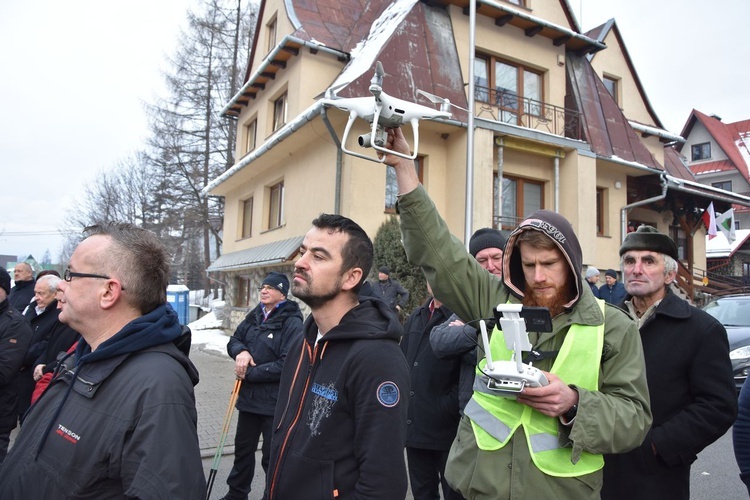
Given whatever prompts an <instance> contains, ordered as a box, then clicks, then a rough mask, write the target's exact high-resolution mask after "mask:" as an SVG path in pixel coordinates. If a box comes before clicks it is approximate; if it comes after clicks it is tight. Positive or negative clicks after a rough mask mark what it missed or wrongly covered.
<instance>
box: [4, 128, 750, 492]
mask: <svg viewBox="0 0 750 500" xmlns="http://www.w3.org/2000/svg"><path fill="white" fill-rule="evenodd" d="M386 148H387V149H388V150H390V151H398V152H403V153H408V145H407V144H406V141H405V140H404V138H403V135H402V133H401V131H400V130H399V129H393V130H389V131H388V135H387V144H386ZM407 157H408V155H407V154H404V155H403V156H398V155H394V154H388V155H386V157H385V162H386V163H387V164H388V165H391V166H392V167H393V168H394V169H395V172H396V179H397V183H398V189H399V201H398V206H397V208H398V212H399V214H400V218H401V231H402V241H403V244H404V249H405V251H406V255H407V258H408V260H409V262H410V263H411V264H413V265H414V266H418V267H419V268H421V270H422V272H423V273H424V276H425V278H426V282H427V289H426V291H427V298H426V300H425V301H424V302H423V303H422V304H421V305H420V306H418V307H417V308H416V309H415V310H414V311H411V312H410V313H409V312H408V311H405V310H404V308H405V307H406V304H407V301H408V298H409V291H407V290H406V289H405V288H404V287H403V286H401V284H400V283H398V281H397V280H395V279H394V278H393V277H391V272H390V269H389V268H388V264H389V263H379V265H378V268H377V269H378V276H377V278H378V279H377V280H373V281H372V282H371V281H369V280H368V279H367V278H368V276H369V275H370V272H371V269H372V268H373V259H374V257H373V244H372V241H371V240H370V238H369V237H368V235H367V234H366V232H365V231H364V230H363V229H362V228H361V227H360V226H359V225H358V224H357V223H356V222H354V221H352V220H351V219H348V218H346V217H343V216H341V215H330V214H321V215H320V216H318V217H317V218H316V219H314V220H313V221H312V227H311V228H310V229H309V231H308V232H307V233H306V235H305V237H304V239H303V242H302V245H301V248H300V253H299V258H298V259H297V260H296V262H295V263H294V272H293V274H292V275H291V276H288V275H287V274H284V273H281V272H277V271H271V272H269V273H268V274H267V275H266V276H265V278H264V279H263V280H262V283H261V284H260V286H259V288H258V292H259V303H258V304H257V305H256V306H255V307H253V308H252V309H251V310H250V312H249V313H248V314H247V316H246V317H245V319H244V321H242V322H241V323H240V325H239V326H238V327H237V329H236V330H235V332H234V334H233V335H232V337H231V338H230V339H229V342H228V344H227V352H228V354H229V356H231V357H232V359H234V376H235V377H236V378H237V379H238V380H239V381H241V385H240V388H239V397H238V398H237V402H236V408H237V410H238V413H239V417H238V421H237V432H236V437H235V443H234V444H235V454H234V463H233V466H232V469H231V472H230V473H229V475H228V477H227V478H226V484H227V486H228V492H227V494H226V495H225V497H224V498H225V499H247V498H248V497H249V495H250V493H251V488H252V478H253V476H254V474H255V469H256V463H255V462H256V460H255V457H256V450H257V448H258V445H259V442H261V440H262V446H261V467H262V469H263V472H264V475H265V484H264V488H263V490H262V491H258V492H254V494H255V496H256V497H257V498H263V499H266V500H277V499H279V500H284V499H290V498H294V499H302V500H305V499H311V500H312V499H321V498H339V499H347V498H380V499H384V500H385V499H388V500H392V499H399V498H401V499H403V498H405V496H406V494H407V488H408V486H410V487H411V492H412V495H413V497H414V499H415V500H423V499H424V500H427V499H435V498H440V497H442V498H444V499H446V500H448V499H464V498H465V499H488V500H489V499H497V498H512V497H518V498H521V497H523V498H570V499H581V498H590V499H598V498H603V499H632V498H639V499H661V498H667V497H668V498H678V499H688V498H689V497H690V466H691V464H692V463H693V462H694V461H695V459H696V456H697V454H698V453H699V452H700V451H701V450H703V449H704V448H705V447H706V446H708V445H710V444H711V443H712V442H714V441H715V440H716V439H718V438H719V437H720V436H722V435H723V434H724V433H725V432H726V431H727V429H729V427H730V426H732V424H733V423H734V422H735V418H736V416H737V413H738V401H737V394H736V389H735V385H734V380H733V375H732V368H731V363H730V359H729V346H728V341H727V336H726V331H725V329H724V327H723V326H722V325H721V324H720V323H718V322H717V321H716V320H714V319H713V318H712V317H711V316H709V315H708V314H706V313H705V312H703V311H702V310H700V309H697V308H696V307H694V306H692V305H691V304H689V303H688V302H687V301H685V300H683V299H682V298H680V297H679V296H677V295H676V294H674V293H673V292H672V290H671V286H670V285H671V283H672V282H673V281H674V279H675V275H676V272H677V258H678V257H677V247H676V246H675V243H674V241H673V240H672V239H671V238H670V237H669V236H667V235H665V234H662V233H660V232H658V231H657V230H656V229H655V228H653V227H651V226H647V225H643V226H641V227H639V228H638V229H637V230H635V231H633V232H630V233H628V234H627V236H626V238H625V239H624V241H623V243H622V246H621V247H620V250H619V254H620V273H621V276H622V281H619V279H618V273H617V272H616V271H615V270H613V269H609V270H607V271H606V272H605V281H606V283H605V284H603V285H601V286H597V285H598V282H599V278H600V272H599V271H598V270H597V269H596V268H594V267H593V266H588V267H585V266H584V265H583V262H582V252H581V246H580V244H579V241H578V237H577V236H576V234H575V232H574V231H573V228H572V226H571V224H570V222H569V221H567V220H566V219H565V218H564V217H562V216H561V215H560V214H557V213H554V212H551V211H547V210H540V211H537V212H535V213H533V214H531V215H529V216H528V217H526V218H525V219H524V220H523V221H522V222H521V223H520V224H519V225H518V227H517V228H515V229H514V230H513V231H512V232H510V234H509V235H507V236H506V235H505V234H503V233H501V232H500V231H498V230H496V229H493V228H483V229H480V230H478V231H476V232H475V233H474V234H473V235H472V237H471V239H470V242H469V245H468V249H467V248H466V247H465V246H464V244H463V243H462V242H461V241H459V240H458V239H457V238H455V237H454V236H453V235H452V234H451V233H450V231H449V229H448V226H447V224H446V223H445V221H444V220H443V219H442V217H441V216H440V214H439V213H438V211H437V209H436V207H435V205H434V204H433V202H432V200H431V199H430V197H429V195H428V194H427V192H426V190H425V189H424V187H423V186H422V185H421V184H420V183H419V180H418V178H417V176H416V173H415V169H414V166H413V163H412V161H411V160H408V159H407ZM86 236H87V237H86V239H84V240H83V241H82V242H81V243H80V244H79V246H78V247H77V248H76V250H75V252H74V253H73V255H72V257H71V259H70V263H69V267H68V269H67V270H66V271H65V273H64V275H63V276H62V277H60V276H55V275H54V274H51V275H47V276H37V278H36V279H34V276H33V272H32V271H31V269H30V266H28V265H23V264H19V265H17V266H16V269H15V270H14V278H15V286H14V287H12V288H11V280H10V275H9V274H8V273H7V272H6V271H5V270H4V269H0V463H2V467H0V496H2V497H3V498H62V497H86V498H124V497H128V498H130V497H134V498H196V499H197V498H204V497H205V494H206V481H205V477H204V471H203V469H202V464H201V458H200V450H199V445H198V437H197V431H196V424H197V413H196V406H195V395H194V386H195V385H196V384H197V383H198V380H199V378H198V371H197V369H196V368H195V366H194V365H193V364H192V362H191V361H190V359H189V346H190V332H189V330H188V329H186V328H184V327H182V326H181V325H180V324H179V321H178V319H177V315H176V313H175V312H174V311H173V310H172V309H171V307H169V305H168V304H167V302H166V288H167V284H168V276H169V266H168V257H167V255H166V251H165V249H164V247H163V245H162V244H161V243H160V242H159V240H158V239H157V238H156V237H155V236H154V235H153V234H152V233H150V232H149V231H146V230H144V229H140V228H136V227H134V226H131V225H128V224H103V225H97V226H92V227H90V228H87V234H86ZM290 278H291V279H290ZM297 300H299V301H301V302H304V303H305V304H306V305H307V306H308V307H309V310H310V314H309V315H308V316H307V318H304V317H303V314H302V312H301V309H300V306H299V304H298V302H297ZM503 304H506V305H508V306H517V309H515V310H518V311H521V314H522V315H523V312H524V311H526V310H528V309H527V308H537V309H535V310H546V311H548V313H549V325H547V328H546V329H545V328H542V329H537V328H530V329H529V330H531V331H528V332H524V334H525V335H527V336H528V343H529V344H530V346H531V348H530V349H528V350H526V349H524V351H525V355H524V357H523V358H522V359H518V358H516V356H519V355H520V353H519V352H516V350H515V349H514V348H513V345H512V342H510V343H509V342H508V341H507V339H506V338H505V336H504V332H503V330H502V328H508V325H510V324H511V323H508V322H507V321H503V320H499V321H497V318H496V317H495V312H496V311H495V310H496V307H497V306H498V305H503ZM402 314H403V316H402ZM481 320H483V324H484V325H489V334H490V335H489V337H488V339H487V340H484V339H483V337H484V335H479V334H478V331H479V330H480V328H479V325H480V321H481ZM504 325H505V326H504ZM536 330H541V331H536ZM483 340H484V341H483ZM485 346H487V347H488V348H489V349H490V351H491V353H492V358H493V359H494V360H495V361H497V362H508V361H511V360H513V361H514V362H521V361H522V362H523V363H526V364H527V366H528V365H531V366H533V367H534V368H535V369H537V370H541V373H542V374H543V381H544V383H539V384H528V385H526V384H521V386H520V387H518V388H515V389H513V390H508V389H507V388H506V389H504V390H498V384H501V383H503V381H502V380H499V379H498V378H497V377H498V375H497V373H496V372H495V371H494V370H493V369H492V367H491V366H489V362H488V360H487V359H486V356H485ZM749 391H750V390H749ZM749 391H744V392H743V398H742V399H741V401H747V406H750V397H748V396H747V395H746V393H748V392H749ZM743 406H745V405H744V404H743ZM739 411H740V418H741V419H745V421H750V418H748V417H747V415H748V414H750V408H744V407H743V408H739ZM19 423H20V425H21V430H20V432H19V434H18V436H17V438H16V441H15V442H14V445H13V446H12V447H11V448H10V450H9V451H8V441H9V439H8V437H9V434H10V431H11V430H12V429H13V428H15V427H16V425H18V424H19ZM745 428H750V424H746V423H745V424H744V426H742V425H738V426H737V429H736V433H737V432H739V433H742V432H743V429H745ZM743 437H744V439H745V441H744V442H750V432H748V433H747V435H744V436H743V435H740V436H739V437H738V438H736V439H737V440H738V441H739V442H742V439H743ZM6 452H7V456H6ZM746 455H747V456H748V458H747V459H746V458H745V456H746ZM3 458H4V461H3ZM737 460H738V463H739V464H740V468H741V472H742V479H743V480H744V481H746V482H747V483H750V464H747V463H745V462H748V461H750V453H744V452H743V451H742V450H740V452H739V453H738V454H737Z"/></svg>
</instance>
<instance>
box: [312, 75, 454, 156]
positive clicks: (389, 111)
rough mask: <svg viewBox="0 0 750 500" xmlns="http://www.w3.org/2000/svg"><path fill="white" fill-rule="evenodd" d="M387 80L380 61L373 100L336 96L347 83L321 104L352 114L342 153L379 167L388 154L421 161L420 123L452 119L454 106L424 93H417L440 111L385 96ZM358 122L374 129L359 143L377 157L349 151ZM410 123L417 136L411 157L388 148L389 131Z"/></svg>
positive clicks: (329, 92) (331, 90)
mask: <svg viewBox="0 0 750 500" xmlns="http://www.w3.org/2000/svg"><path fill="white" fill-rule="evenodd" d="M384 76H385V71H383V65H382V64H380V61H378V62H377V65H376V66H375V74H374V75H373V76H372V80H370V92H371V93H372V97H351V98H344V97H338V96H337V95H336V92H337V91H338V89H340V88H342V87H345V86H346V85H348V84H349V82H347V83H344V84H342V85H339V86H337V87H331V88H329V89H328V90H326V95H325V97H324V98H323V99H322V100H321V102H322V103H323V105H325V106H328V107H334V108H338V109H340V110H342V111H348V112H349V121H347V122H346V128H345V129H344V136H343V137H342V138H341V150H342V151H343V152H344V153H346V154H349V155H352V156H356V157H358V158H363V159H365V160H370V161H374V162H379V163H383V162H384V161H385V155H386V154H393V155H396V156H400V157H401V158H407V159H409V160H413V159H415V158H416V157H417V149H418V147H419V120H434V119H435V118H450V117H451V113H450V111H448V109H449V108H450V106H451V103H450V101H449V100H448V99H444V98H442V97H438V96H436V95H433V94H430V93H428V92H425V91H424V90H417V93H419V94H421V95H423V96H425V97H426V98H427V99H429V100H430V101H431V102H433V103H434V104H440V109H439V110H437V109H433V108H429V107H427V106H422V105H421V104H416V103H413V102H409V101H404V100H402V99H397V98H395V97H391V96H389V95H388V94H386V93H385V92H383V77H384ZM357 118H362V119H363V120H367V121H368V122H369V123H370V127H371V130H370V133H369V134H364V135H360V136H359V137H358V138H357V143H358V144H359V145H360V146H361V147H363V148H369V147H372V148H374V149H375V150H376V151H377V152H378V154H376V156H368V155H364V154H361V153H356V152H354V151H350V150H349V149H347V148H346V143H347V139H348V138H349V131H350V130H351V128H352V124H353V123H354V120H356V119H357ZM407 122H408V123H410V124H411V127H412V131H413V133H414V149H413V151H414V153H413V154H412V155H411V156H410V155H406V154H403V153H399V152H397V151H393V150H391V149H388V148H386V147H385V142H386V133H385V129H386V128H396V127H400V126H401V125H403V124H404V123H407ZM379 153H383V156H382V157H381V156H380V154H379Z"/></svg>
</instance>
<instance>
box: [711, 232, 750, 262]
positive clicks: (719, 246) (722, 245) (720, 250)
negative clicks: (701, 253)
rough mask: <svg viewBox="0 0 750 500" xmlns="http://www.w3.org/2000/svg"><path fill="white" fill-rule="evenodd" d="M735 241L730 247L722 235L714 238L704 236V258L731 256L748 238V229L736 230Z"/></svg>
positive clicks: (719, 234)
mask: <svg viewBox="0 0 750 500" xmlns="http://www.w3.org/2000/svg"><path fill="white" fill-rule="evenodd" d="M734 234H735V236H736V239H735V240H734V241H733V242H732V244H731V245H730V244H729V242H728V241H727V237H726V236H724V233H718V234H717V235H716V237H715V238H711V239H709V238H708V236H706V258H708V259H719V258H725V257H729V256H731V255H732V254H733V253H734V252H735V251H736V250H737V249H738V248H739V247H741V246H742V245H743V244H744V243H745V240H747V238H748V237H749V236H750V229H736V230H735V232H734Z"/></svg>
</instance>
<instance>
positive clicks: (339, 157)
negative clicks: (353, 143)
mask: <svg viewBox="0 0 750 500" xmlns="http://www.w3.org/2000/svg"><path fill="white" fill-rule="evenodd" d="M320 116H321V118H323V123H325V124H326V128H327V129H328V133H329V134H331V137H332V138H333V142H334V144H336V187H335V189H336V192H335V193H334V196H333V213H334V214H336V215H339V214H341V170H342V165H343V161H344V155H343V152H342V151H341V141H339V136H338V134H336V131H335V130H334V129H333V125H331V121H330V120H329V119H328V111H327V109H326V107H325V106H323V107H321V108H320Z"/></svg>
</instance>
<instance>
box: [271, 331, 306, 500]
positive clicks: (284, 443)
mask: <svg viewBox="0 0 750 500" xmlns="http://www.w3.org/2000/svg"><path fill="white" fill-rule="evenodd" d="M309 350H310V348H309V347H308V345H307V342H306V341H303V342H302V356H304V355H305V354H307V355H308V357H310V353H309ZM305 351H308V352H307V353H306V352H305ZM317 353H318V346H317V344H316V345H315V348H314V350H313V352H312V359H311V360H310V364H309V365H308V367H307V376H306V380H305V385H304V387H303V388H302V395H301V396H300V400H299V405H298V406H297V413H296V414H295V415H294V418H293V419H292V421H291V423H290V424H289V429H288V430H287V432H286V434H285V435H284V439H283V440H282V443H281V447H280V448H279V456H278V457H277V459H276V463H275V464H274V473H273V477H272V478H271V486H270V487H269V489H268V500H272V499H273V498H274V491H275V490H276V482H277V480H278V476H279V471H280V469H281V463H282V461H283V460H284V453H285V451H286V448H287V445H288V444H289V439H290V437H291V435H292V432H293V431H294V430H295V428H296V427H297V424H298V423H299V418H300V415H301V414H302V410H303V408H304V407H305V401H306V400H307V389H308V387H309V386H310V380H311V379H312V377H311V375H312V372H313V366H314V364H315V359H316V355H317ZM301 359H302V357H300V360H301ZM298 374H299V371H297V372H296V373H295V375H294V378H293V379H292V384H291V386H290V393H289V398H287V404H286V408H284V414H283V416H282V418H281V419H280V420H279V427H277V430H278V428H280V427H281V426H282V425H283V423H284V421H285V419H286V414H287V411H288V410H289V405H290V403H291V401H292V395H293V392H294V385H295V382H296V381H297V376H298Z"/></svg>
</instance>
